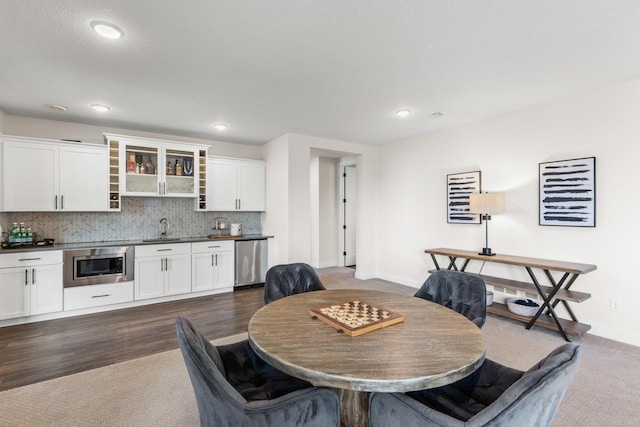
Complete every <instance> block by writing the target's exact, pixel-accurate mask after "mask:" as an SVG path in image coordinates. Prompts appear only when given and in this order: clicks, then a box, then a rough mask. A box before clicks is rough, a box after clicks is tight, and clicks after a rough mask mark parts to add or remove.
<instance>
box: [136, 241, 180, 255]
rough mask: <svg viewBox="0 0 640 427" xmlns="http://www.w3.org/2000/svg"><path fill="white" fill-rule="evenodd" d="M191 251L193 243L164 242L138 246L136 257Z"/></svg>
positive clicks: (178, 253)
mask: <svg viewBox="0 0 640 427" xmlns="http://www.w3.org/2000/svg"><path fill="white" fill-rule="evenodd" d="M190 253H191V243H173V244H167V243H162V244H158V245H140V246H136V258H138V257H143V256H162V255H185V254H190Z"/></svg>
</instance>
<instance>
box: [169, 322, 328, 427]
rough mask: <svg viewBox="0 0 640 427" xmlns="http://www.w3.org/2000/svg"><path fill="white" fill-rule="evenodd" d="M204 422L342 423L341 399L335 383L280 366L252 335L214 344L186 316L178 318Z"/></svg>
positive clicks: (259, 426)
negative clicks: (325, 384)
mask: <svg viewBox="0 0 640 427" xmlns="http://www.w3.org/2000/svg"><path fill="white" fill-rule="evenodd" d="M176 331H177V334H178V342H179V343H180V350H181V351H182V356H183V357H184V361H185V363H186V365H187V371H188V372H189V377H190V378H191V384H192V385H193V390H194V392H195V395H196V401H197V403H198V412H199V414H200V425H201V426H203V427H208V426H216V427H226V426H233V427H265V426H278V427H280V426H291V427H293V426H302V425H304V426H316V427H325V426H339V425H340V402H339V399H338V396H337V394H336V393H335V392H334V391H332V390H329V389H324V388H318V387H312V386H311V384H309V383H307V382H306V381H302V380H299V379H297V378H293V377H291V376H289V375H286V374H284V373H283V372H280V371H278V370H277V369H275V368H273V367H272V366H270V365H268V364H267V363H266V362H264V361H263V360H262V359H260V358H259V357H258V356H257V355H256V354H255V353H254V351H253V350H252V349H251V346H250V344H249V342H248V341H247V340H244V341H240V342H238V343H234V344H229V345H221V346H217V347H216V346H214V345H213V344H211V343H210V342H209V341H208V340H207V339H206V338H205V337H204V336H203V335H202V334H201V333H200V332H199V331H198V330H196V328H195V327H194V325H193V324H192V323H191V322H190V321H189V320H188V319H186V318H184V317H182V316H178V317H177V318H176Z"/></svg>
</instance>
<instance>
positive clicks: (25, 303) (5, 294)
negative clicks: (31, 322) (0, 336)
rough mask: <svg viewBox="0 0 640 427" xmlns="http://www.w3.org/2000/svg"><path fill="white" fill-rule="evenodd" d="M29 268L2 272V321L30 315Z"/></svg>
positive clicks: (0, 318) (0, 279)
mask: <svg viewBox="0 0 640 427" xmlns="http://www.w3.org/2000/svg"><path fill="white" fill-rule="evenodd" d="M29 282H30V269H29V267H15V268H3V269H2V270H0V320H2V319H13V318H15V317H23V316H28V315H29V310H30V302H29V299H30V293H29V292H30V289H29Z"/></svg>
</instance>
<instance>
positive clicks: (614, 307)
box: [609, 298, 622, 311]
mask: <svg viewBox="0 0 640 427" xmlns="http://www.w3.org/2000/svg"><path fill="white" fill-rule="evenodd" d="M609 303H610V307H609V308H610V309H611V311H622V302H620V300H617V299H614V298H611V300H610V301H609Z"/></svg>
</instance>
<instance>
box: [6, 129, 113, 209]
mask: <svg viewBox="0 0 640 427" xmlns="http://www.w3.org/2000/svg"><path fill="white" fill-rule="evenodd" d="M0 139H2V141H3V143H2V151H3V153H2V190H3V191H2V198H3V203H2V209H3V210H4V211H5V212H25V211H27V212H42V211H68V212H80V211H92V212H95V211H106V210H108V168H107V165H108V152H107V147H106V146H104V145H95V144H83V143H75V142H74V143H65V142H59V141H53V140H46V139H36V138H24V137H12V136H11V137H10V136H2V137H0Z"/></svg>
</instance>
